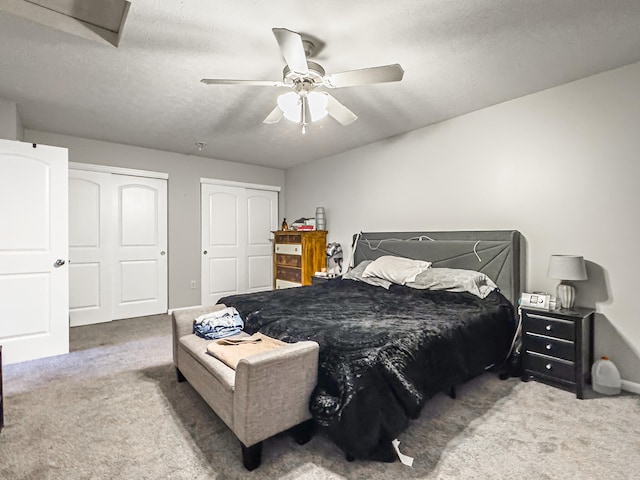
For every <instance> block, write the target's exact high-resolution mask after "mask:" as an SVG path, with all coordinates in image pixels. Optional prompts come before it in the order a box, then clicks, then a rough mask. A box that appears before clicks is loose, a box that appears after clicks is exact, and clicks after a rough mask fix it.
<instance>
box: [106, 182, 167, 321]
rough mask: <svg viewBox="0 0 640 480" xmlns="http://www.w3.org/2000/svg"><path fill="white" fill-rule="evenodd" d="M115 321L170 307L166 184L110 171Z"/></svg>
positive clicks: (154, 312) (155, 312) (151, 313)
mask: <svg viewBox="0 0 640 480" xmlns="http://www.w3.org/2000/svg"><path fill="white" fill-rule="evenodd" d="M112 185H113V188H114V192H115V197H114V199H115V212H116V223H115V225H114V227H115V228H113V234H115V239H114V240H115V241H114V242H113V244H114V260H113V263H112V266H113V297H112V298H113V317H112V318H113V319H114V320H115V319H119V318H129V317H139V316H143V315H153V314H157V313H165V312H166V311H167V297H168V294H167V254H166V253H167V215H166V212H167V182H166V180H161V179H154V178H143V177H130V176H125V175H112Z"/></svg>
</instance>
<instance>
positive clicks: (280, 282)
mask: <svg viewBox="0 0 640 480" xmlns="http://www.w3.org/2000/svg"><path fill="white" fill-rule="evenodd" d="M301 286H302V284H301V283H297V282H287V281H286V280H280V279H277V280H276V290H281V289H283V288H294V287H301Z"/></svg>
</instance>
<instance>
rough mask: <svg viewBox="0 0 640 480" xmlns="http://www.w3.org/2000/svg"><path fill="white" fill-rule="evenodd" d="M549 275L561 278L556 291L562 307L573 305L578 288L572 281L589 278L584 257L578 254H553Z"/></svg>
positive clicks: (550, 260)
mask: <svg viewBox="0 0 640 480" xmlns="http://www.w3.org/2000/svg"><path fill="white" fill-rule="evenodd" d="M547 277H549V278H556V279H559V280H560V283H559V284H558V288H557V289H556V293H557V295H558V298H559V299H560V304H561V306H562V308H571V307H573V302H574V301H575V299H576V289H575V287H574V286H573V284H572V283H571V281H575V280H586V279H587V268H586V265H585V263H584V258H583V257H581V256H578V255H551V258H550V259H549V269H548V270H547Z"/></svg>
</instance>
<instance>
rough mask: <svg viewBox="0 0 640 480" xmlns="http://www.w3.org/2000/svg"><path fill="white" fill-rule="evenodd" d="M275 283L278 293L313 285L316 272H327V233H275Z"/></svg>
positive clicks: (291, 231)
mask: <svg viewBox="0 0 640 480" xmlns="http://www.w3.org/2000/svg"><path fill="white" fill-rule="evenodd" d="M273 234H274V255H273V279H274V287H275V288H276V289H282V288H290V287H300V286H303V285H311V277H312V276H313V275H314V273H315V272H319V271H321V270H322V269H323V268H326V266H327V265H326V244H327V232H326V231H324V230H322V231H320V230H314V231H309V232H301V231H293V230H289V231H287V232H283V231H277V232H274V233H273Z"/></svg>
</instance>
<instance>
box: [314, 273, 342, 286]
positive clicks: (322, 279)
mask: <svg viewBox="0 0 640 480" xmlns="http://www.w3.org/2000/svg"><path fill="white" fill-rule="evenodd" d="M341 277H342V275H334V276H333V277H329V276H326V277H321V276H319V275H314V276H312V277H311V285H318V284H320V283H325V282H329V281H331V280H336V279H338V278H341Z"/></svg>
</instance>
